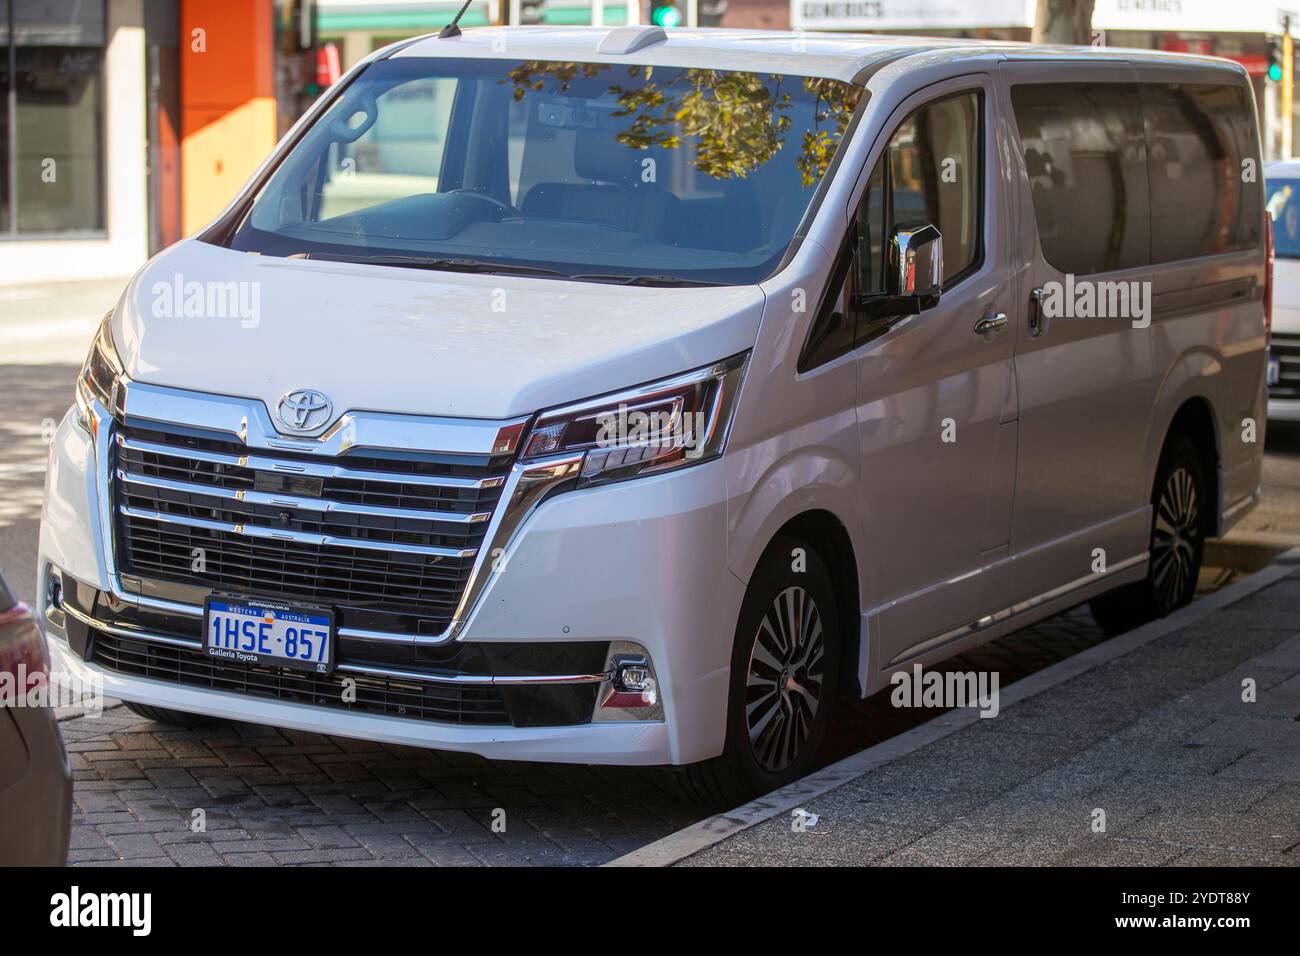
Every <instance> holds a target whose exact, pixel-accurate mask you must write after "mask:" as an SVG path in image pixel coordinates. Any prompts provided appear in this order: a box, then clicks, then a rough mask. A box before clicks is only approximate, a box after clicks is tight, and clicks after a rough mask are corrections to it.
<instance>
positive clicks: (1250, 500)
mask: <svg viewBox="0 0 1300 956" xmlns="http://www.w3.org/2000/svg"><path fill="white" fill-rule="evenodd" d="M1262 491H1263V489H1262V488H1256V489H1255V490H1254V491H1252V492H1251V493H1250V494H1248V495H1246V497H1244V498H1242V499H1241V500H1240V501H1238V502H1236V503H1235V504H1232V505H1229V506H1228V507H1227V508H1224V509H1223V520H1224V521H1227V520H1228V519H1229V518H1231V517H1232V516H1233V515H1235V514H1237V513H1238V512H1240V511H1241V510H1242V509H1244V508H1249V507H1250V506H1251V505H1253V504H1254V503H1255V501H1256V499H1257V498H1259V496H1260V493H1261V492H1262Z"/></svg>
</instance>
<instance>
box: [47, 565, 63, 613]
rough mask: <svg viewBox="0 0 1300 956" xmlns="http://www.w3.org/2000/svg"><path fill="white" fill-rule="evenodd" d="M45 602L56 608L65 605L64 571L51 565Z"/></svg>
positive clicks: (48, 605)
mask: <svg viewBox="0 0 1300 956" xmlns="http://www.w3.org/2000/svg"><path fill="white" fill-rule="evenodd" d="M45 604H46V606H47V607H52V608H55V609H56V610H57V609H59V608H62V607H63V572H62V571H60V570H59V569H58V568H56V567H54V565H50V569H49V571H48V578H47V580H46V584H45Z"/></svg>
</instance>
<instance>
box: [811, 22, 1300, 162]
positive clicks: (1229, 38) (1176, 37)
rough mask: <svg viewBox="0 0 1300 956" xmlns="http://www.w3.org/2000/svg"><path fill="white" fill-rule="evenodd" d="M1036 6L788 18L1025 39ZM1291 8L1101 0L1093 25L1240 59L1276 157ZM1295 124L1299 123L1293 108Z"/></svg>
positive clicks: (1107, 40)
mask: <svg viewBox="0 0 1300 956" xmlns="http://www.w3.org/2000/svg"><path fill="white" fill-rule="evenodd" d="M1036 6H1037V5H1036V3H1035V0H791V3H790V21H791V26H792V27H793V28H794V29H796V30H844V31H852V32H859V33H911V34H922V35H932V36H960V37H975V38H986V39H991V40H1028V39H1029V38H1030V34H1031V32H1032V30H1033V25H1034V14H1035V9H1036ZM1297 9H1298V10H1300V6H1298V7H1297ZM1289 12H1290V11H1287V10H1286V9H1284V8H1283V7H1281V6H1279V4H1278V2H1277V0H1237V2H1234V3H1231V4H1227V3H1223V2H1221V0H1096V5H1095V6H1094V8H1093V15H1092V26H1093V30H1094V32H1095V33H1096V34H1097V41H1098V42H1099V43H1103V44H1105V45H1106V46H1122V47H1136V48H1139V49H1148V50H1169V51H1173V52H1182V53H1200V54H1206V55H1209V56H1221V57H1226V58H1228V59H1232V60H1236V61H1238V62H1239V63H1241V64H1242V65H1243V66H1244V67H1245V68H1246V70H1247V71H1248V72H1249V73H1250V75H1251V79H1252V81H1253V84H1254V87H1255V101H1256V105H1257V108H1258V110H1259V114H1260V121H1261V122H1260V125H1261V129H1262V130H1263V132H1264V155H1265V158H1267V159H1273V158H1277V157H1278V156H1280V155H1281V154H1282V152H1283V141H1284V124H1283V122H1282V97H1281V82H1280V81H1279V80H1277V79H1270V78H1269V76H1268V71H1269V67H1270V65H1271V64H1272V63H1273V62H1274V61H1275V60H1278V59H1280V57H1278V55H1277V48H1278V45H1279V44H1278V40H1279V38H1280V37H1281V36H1282V34H1283V33H1284V32H1285V30H1286V27H1284V23H1286V22H1287V21H1286V20H1285V19H1284V18H1285V17H1286V16H1287V15H1288V13H1289ZM1290 13H1291V17H1292V20H1291V22H1290V32H1291V35H1292V36H1297V35H1300V16H1297V14H1296V13H1295V12H1290ZM1279 66H1280V64H1279ZM1293 75H1294V74H1293ZM1292 126H1293V128H1295V127H1297V126H1300V110H1296V109H1295V106H1294V105H1293V117H1292ZM1296 145H1297V146H1300V143H1297V144H1296Z"/></svg>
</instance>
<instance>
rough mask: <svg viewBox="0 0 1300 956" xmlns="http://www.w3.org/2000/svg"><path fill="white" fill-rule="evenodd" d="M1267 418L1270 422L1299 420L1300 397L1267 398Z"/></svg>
mask: <svg viewBox="0 0 1300 956" xmlns="http://www.w3.org/2000/svg"><path fill="white" fill-rule="evenodd" d="M1268 420H1269V421H1270V422H1300V399H1298V398H1270V399H1269V400H1268Z"/></svg>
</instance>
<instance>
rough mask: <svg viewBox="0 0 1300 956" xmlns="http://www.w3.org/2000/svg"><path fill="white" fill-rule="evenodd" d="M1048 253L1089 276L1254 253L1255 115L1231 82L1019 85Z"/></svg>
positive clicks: (1024, 137)
mask: <svg viewBox="0 0 1300 956" xmlns="http://www.w3.org/2000/svg"><path fill="white" fill-rule="evenodd" d="M1012 103H1013V105H1014V107H1015V114H1016V123H1017V125H1018V126H1019V128H1020V138H1021V144H1022V147H1023V149H1024V155H1025V165H1026V167H1027V169H1028V172H1029V178H1030V187H1031V191H1032V194H1033V200H1034V214H1035V218H1036V220H1037V222H1038V230H1039V237H1040V241H1041V243H1042V248H1043V255H1044V256H1045V257H1046V259H1047V261H1048V262H1049V263H1051V265H1053V266H1054V267H1055V268H1057V269H1059V270H1061V271H1062V272H1070V273H1074V274H1076V275H1087V274H1090V273H1095V272H1106V271H1109V270H1112V269H1125V268H1131V267H1134V266H1140V265H1145V264H1147V263H1149V262H1154V263H1161V262H1172V261H1176V260H1181V259H1192V258H1196V257H1198V256H1207V255H1214V254H1217V253H1223V252H1232V251H1234V250H1239V249H1250V248H1254V247H1255V246H1256V245H1258V243H1259V240H1260V229H1261V228H1262V222H1261V219H1262V215H1263V207H1262V201H1263V197H1262V193H1261V190H1260V187H1259V185H1258V183H1259V180H1260V178H1261V177H1260V175H1259V170H1258V168H1257V166H1258V157H1259V148H1258V145H1257V141H1256V140H1257V137H1256V133H1255V118H1254V111H1253V109H1252V108H1251V103H1250V99H1249V98H1248V97H1247V95H1246V91H1245V89H1244V88H1243V87H1241V86H1236V85H1229V84H1220V85H1214V84H1165V83H1160V84H1155V83H1144V84H1129V83H1106V84H1079V83H1047V84H1034V85H1022V86H1016V87H1014V88H1013V90H1012Z"/></svg>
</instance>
